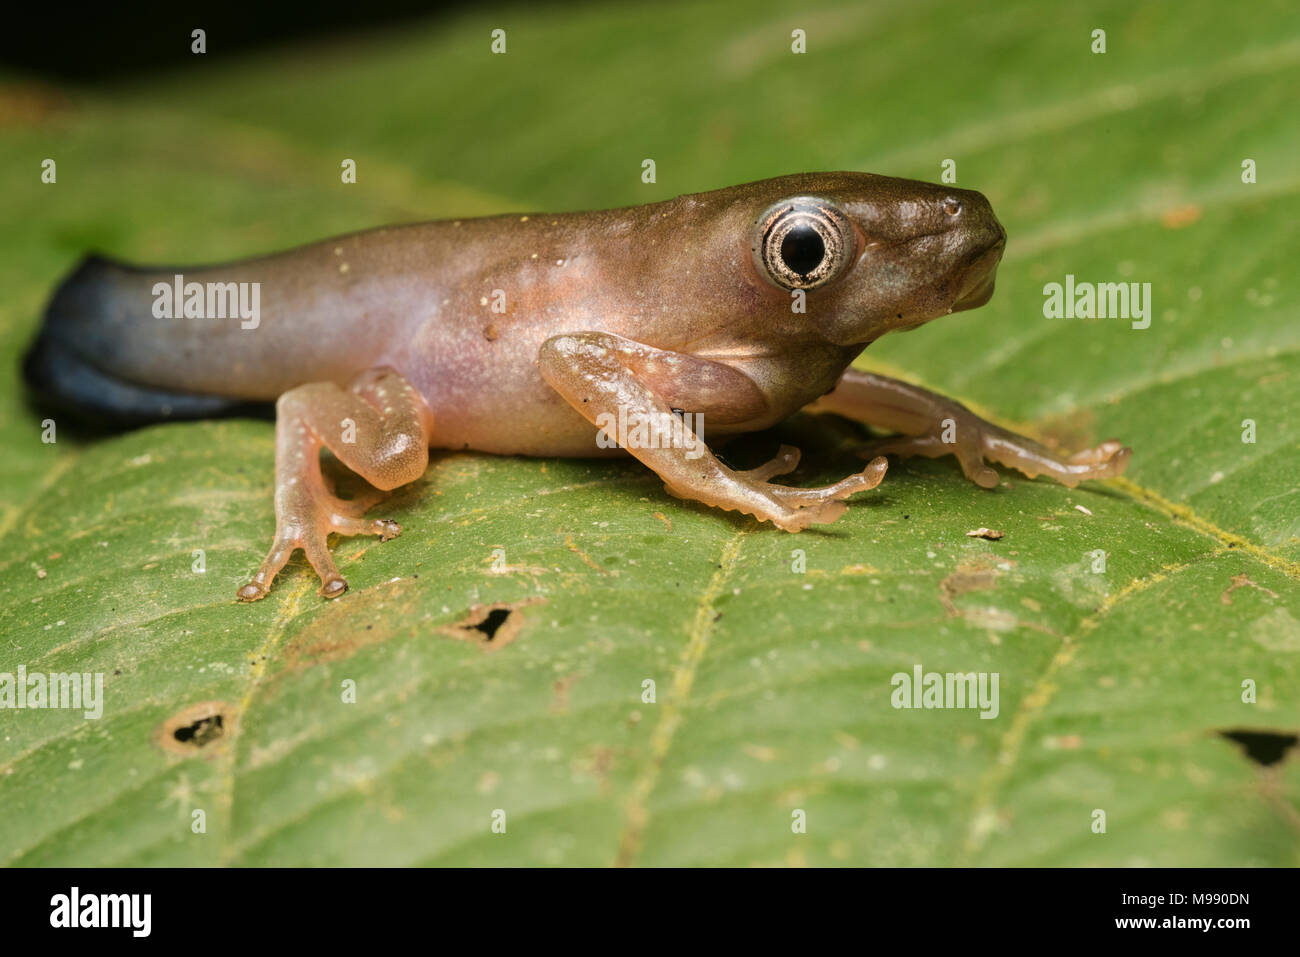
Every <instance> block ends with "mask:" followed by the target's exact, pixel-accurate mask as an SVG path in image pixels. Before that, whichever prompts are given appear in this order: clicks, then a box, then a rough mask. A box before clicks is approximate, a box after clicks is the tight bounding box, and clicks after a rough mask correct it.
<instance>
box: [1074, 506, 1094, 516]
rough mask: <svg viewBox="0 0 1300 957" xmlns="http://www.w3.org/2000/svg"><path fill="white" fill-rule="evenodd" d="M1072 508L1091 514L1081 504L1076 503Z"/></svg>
mask: <svg viewBox="0 0 1300 957" xmlns="http://www.w3.org/2000/svg"><path fill="white" fill-rule="evenodd" d="M1074 509H1075V511H1076V512H1083V514H1084V515H1091V514H1092V512H1090V511H1088V510H1087V509H1086V508H1084V507H1083V506H1082V505H1076V506H1074Z"/></svg>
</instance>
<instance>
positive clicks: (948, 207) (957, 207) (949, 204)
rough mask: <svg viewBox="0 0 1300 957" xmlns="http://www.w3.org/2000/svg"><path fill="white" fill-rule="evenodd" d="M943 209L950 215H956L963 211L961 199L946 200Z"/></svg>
mask: <svg viewBox="0 0 1300 957" xmlns="http://www.w3.org/2000/svg"><path fill="white" fill-rule="evenodd" d="M943 211H944V212H945V213H947V214H948V215H949V216H956V215H957V214H958V213H960V212H961V201H960V200H956V199H949V200H947V201H945V202H944V204H943Z"/></svg>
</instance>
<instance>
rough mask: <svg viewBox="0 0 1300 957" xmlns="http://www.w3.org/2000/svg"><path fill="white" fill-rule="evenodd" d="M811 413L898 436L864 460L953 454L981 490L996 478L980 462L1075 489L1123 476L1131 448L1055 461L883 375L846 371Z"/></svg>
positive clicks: (956, 406) (1113, 445)
mask: <svg viewBox="0 0 1300 957" xmlns="http://www.w3.org/2000/svg"><path fill="white" fill-rule="evenodd" d="M808 411H810V412H836V413H838V414H840V415H843V416H846V417H847V418H850V419H856V420H857V421H859V422H866V423H869V424H871V425H875V426H879V427H881V428H885V429H889V430H890V431H893V432H899V433H902V434H901V435H897V436H893V437H890V438H885V439H881V440H880V441H879V442H873V443H871V444H870V445H868V446H867V447H866V448H865V449H863V450H862V455H863V457H864V458H865V457H871V456H875V455H889V454H896V455H903V456H908V455H921V456H925V457H927V458H938V457H940V456H943V455H952V456H955V457H956V459H957V462H958V463H959V464H960V465H961V470H962V472H963V473H964V474H965V475H966V477H967V478H968V479H970V480H971V481H972V482H974V483H975V484H976V485H979V486H981V487H983V488H993V487H994V486H996V485H997V484H998V473H997V472H996V471H995V470H993V469H992V468H990V467H989V466H988V465H987V464H986V463H985V460H986V459H987V460H991V461H994V462H998V463H1000V464H1002V465H1005V466H1007V467H1009V468H1013V469H1016V470H1018V471H1020V472H1023V473H1024V474H1025V475H1027V476H1029V477H1030V478H1034V477H1036V476H1039V475H1047V476H1049V477H1051V478H1054V479H1056V481H1058V482H1060V483H1061V484H1062V485H1068V486H1070V487H1074V486H1076V485H1078V484H1079V483H1080V482H1081V481H1084V480H1085V479H1101V478H1112V477H1114V476H1116V475H1119V474H1120V473H1122V472H1123V471H1124V468H1125V467H1126V466H1127V465H1128V460H1129V457H1130V456H1131V455H1132V454H1133V450H1132V449H1128V448H1125V447H1124V446H1123V445H1122V444H1121V443H1120V442H1119V441H1118V440H1116V439H1108V440H1107V441H1105V442H1103V443H1101V445H1098V446H1097V447H1096V448H1092V449H1084V450H1083V451H1082V452H1078V453H1076V454H1075V455H1072V456H1071V457H1070V458H1068V459H1066V460H1065V461H1064V462H1063V461H1061V460H1060V459H1058V458H1057V457H1056V456H1055V455H1054V454H1053V453H1052V452H1051V451H1050V450H1049V449H1047V448H1045V447H1044V446H1042V445H1040V444H1039V443H1037V442H1035V441H1034V440H1033V439H1031V438H1027V437H1026V436H1023V435H1017V434H1016V433H1014V432H1009V431H1007V430H1006V429H1003V428H999V427H998V426H996V425H994V424H993V423H991V422H986V421H985V420H984V419H981V418H980V417H979V416H977V415H976V414H975V413H973V412H971V411H970V409H968V408H966V407H965V406H964V405H962V404H961V403H960V402H957V401H954V400H953V399H947V398H944V397H943V396H941V395H938V394H936V393H934V392H931V391H929V390H928V389H922V388H921V387H920V386H914V385H909V384H908V383H906V382H900V381H899V380H897V379H890V378H888V377H886V376H881V375H874V374H873V373H870V372H862V371H860V370H858V369H849V370H848V371H847V372H845V373H844V376H843V378H841V379H840V381H839V384H838V385H836V386H835V388H834V389H833V390H831V392H829V393H828V394H827V395H824V396H822V397H821V398H820V399H818V400H817V401H816V402H814V403H813V404H812V405H811V406H809V407H808Z"/></svg>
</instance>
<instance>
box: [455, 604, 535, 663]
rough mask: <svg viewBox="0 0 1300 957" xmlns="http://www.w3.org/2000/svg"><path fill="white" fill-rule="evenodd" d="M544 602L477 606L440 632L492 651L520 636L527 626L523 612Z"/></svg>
mask: <svg viewBox="0 0 1300 957" xmlns="http://www.w3.org/2000/svg"><path fill="white" fill-rule="evenodd" d="M541 600H542V599H540V598H530V599H528V600H526V601H517V602H498V603H496V604H494V605H475V606H474V607H473V608H471V609H470V610H469V614H467V615H466V616H465V617H464V618H462V619H461V620H460V621H458V622H455V623H454V624H451V625H444V626H443V627H441V628H439V629H438V630H439V631H440V632H442V633H443V634H444V635H451V637H453V638H459V639H460V640H461V641H472V642H474V643H475V644H476V645H478V646H479V647H480V648H482V649H484V650H485V651H492V650H494V649H496V648H501V647H503V646H505V645H508V644H510V642H512V641H514V640H515V639H516V638H517V637H519V632H520V631H521V630H522V629H523V627H524V613H523V612H522V611H520V609H521V608H523V607H524V606H525V605H532V604H535V603H537V602H540V601H541Z"/></svg>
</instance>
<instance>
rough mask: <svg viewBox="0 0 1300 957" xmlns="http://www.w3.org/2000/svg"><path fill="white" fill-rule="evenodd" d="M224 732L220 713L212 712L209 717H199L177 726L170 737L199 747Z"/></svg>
mask: <svg viewBox="0 0 1300 957" xmlns="http://www.w3.org/2000/svg"><path fill="white" fill-rule="evenodd" d="M224 733H225V728H224V721H223V720H222V717H221V715H219V714H214V715H212V716H211V717H209V718H200V719H199V720H198V721H195V722H193V723H191V724H187V725H184V726H183V727H180V728H177V729H176V730H175V731H173V732H172V737H173V738H175V739H176V740H177V741H179V742H180V743H181V744H190V745H193V746H194V747H196V748H201V747H203V746H204V745H205V744H207V743H208V742H209V741H213V740H215V739H217V738H219V737H221V735H222V734H224Z"/></svg>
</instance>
